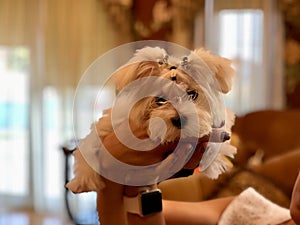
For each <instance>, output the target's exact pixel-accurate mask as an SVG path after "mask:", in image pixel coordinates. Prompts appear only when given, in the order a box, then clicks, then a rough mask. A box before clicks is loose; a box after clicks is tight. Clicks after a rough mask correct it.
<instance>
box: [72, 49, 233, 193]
mask: <svg viewBox="0 0 300 225" xmlns="http://www.w3.org/2000/svg"><path fill="white" fill-rule="evenodd" d="M195 52H196V54H198V55H199V56H200V57H201V58H202V60H203V61H204V62H206V63H207V65H208V67H209V68H210V70H211V71H212V72H213V75H214V76H215V77H216V79H217V81H218V82H219V85H220V87H221V90H222V92H224V93H226V92H228V91H229V90H230V89H231V85H232V76H233V69H232V68H231V65H230V61H229V60H227V59H224V58H221V57H219V56H214V55H211V54H210V53H209V52H207V51H204V50H196V51H195ZM171 66H172V65H170V64H163V65H162V64H159V63H158V62H153V61H143V62H139V63H134V64H130V65H126V66H124V67H122V68H120V69H119V70H118V71H116V72H115V74H113V78H114V79H115V84H116V88H117V91H118V92H119V91H121V90H122V88H124V87H125V86H126V85H128V84H130V82H132V81H134V80H137V79H139V78H142V77H148V76H159V77H164V78H167V79H170V80H171V77H172V76H176V81H172V82H176V84H177V85H178V86H179V87H181V88H182V89H183V90H196V91H197V93H198V98H197V99H195V100H194V101H193V103H194V104H195V105H196V110H197V116H198V118H199V123H200V127H201V129H200V133H199V137H203V136H204V135H208V134H209V133H210V132H211V112H210V107H209V104H208V102H207V100H206V97H205V95H204V94H203V92H202V90H201V88H200V87H199V86H198V85H197V83H196V82H195V81H194V80H193V79H192V78H191V77H190V76H189V75H188V74H186V73H184V72H183V71H182V70H180V69H176V70H170V67H171ZM177 115H178V113H177V111H176V110H175V108H174V107H173V106H172V104H171V103H169V102H167V103H165V104H164V105H162V106H159V105H158V104H157V103H156V102H155V97H146V98H144V99H142V100H140V101H138V102H137V103H136V104H135V105H134V107H133V108H132V109H131V112H130V118H129V121H134V122H135V123H136V124H138V125H139V126H142V128H143V129H145V130H147V133H148V135H149V136H150V135H151V133H150V131H149V130H148V129H149V121H150V119H151V118H155V117H160V118H161V119H163V120H164V121H165V123H166V124H167V133H166V135H165V137H164V140H162V142H172V141H174V140H176V139H177V138H179V137H180V134H181V130H180V129H179V128H178V127H175V126H174V125H173V124H172V122H171V120H170V119H171V118H172V117H175V116H177ZM96 127H97V131H98V134H99V136H100V137H101V138H104V137H105V136H107V135H108V134H110V133H112V132H113V128H112V121H111V110H107V111H105V112H104V116H103V117H102V118H100V120H99V121H98V123H97V124H96ZM78 154H80V152H79V151H77V153H76V154H75V165H76V167H77V168H79V167H80V166H81V165H80V164H81V163H83V164H84V163H85V161H84V159H83V158H82V157H79V156H78ZM93 173H96V172H94V171H93V170H92V169H91V168H90V171H88V170H86V175H87V176H89V175H91V176H92V177H96V176H95V174H93ZM82 175H83V174H82V173H80V172H78V170H77V173H76V171H75V179H74V180H75V181H76V184H78V185H79V186H80V187H75V186H76V185H70V184H69V185H68V186H67V187H68V188H70V189H71V190H72V191H74V192H84V191H90V190H96V188H95V187H94V185H92V187H88V184H79V182H80V178H79V176H82ZM74 180H73V181H71V182H70V183H71V184H72V182H73V184H74V182H75V181H74ZM83 180H84V181H88V179H83Z"/></svg>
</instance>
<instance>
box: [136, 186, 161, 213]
mask: <svg viewBox="0 0 300 225" xmlns="http://www.w3.org/2000/svg"><path fill="white" fill-rule="evenodd" d="M141 205H142V214H143V215H144V216H146V215H149V214H152V213H157V212H161V211H162V196H161V192H160V190H153V191H147V192H143V193H141Z"/></svg>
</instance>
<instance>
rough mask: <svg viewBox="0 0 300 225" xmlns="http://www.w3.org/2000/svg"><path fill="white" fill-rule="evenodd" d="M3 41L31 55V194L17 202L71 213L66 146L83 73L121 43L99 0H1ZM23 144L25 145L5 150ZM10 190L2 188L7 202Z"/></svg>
mask: <svg viewBox="0 0 300 225" xmlns="http://www.w3.org/2000/svg"><path fill="white" fill-rule="evenodd" d="M0 46H26V48H28V49H29V54H30V67H29V85H28V95H29V103H28V107H29V113H28V130H29V136H28V149H29V152H28V158H23V161H24V163H25V164H26V166H27V168H28V171H29V174H28V176H27V177H26V179H27V181H26V183H28V188H29V193H28V194H27V195H26V196H27V198H26V203H25V204H23V205H20V204H19V205H18V204H17V206H26V207H30V208H34V209H36V210H38V211H45V210H52V211H55V212H60V213H62V214H65V211H64V210H63V209H64V199H63V193H64V190H65V189H64V178H63V176H64V174H63V173H64V161H63V159H64V156H63V152H62V151H61V149H60V148H61V145H63V144H64V143H65V142H66V141H68V140H70V139H71V138H73V136H74V133H73V122H74V123H76V121H73V113H75V114H76V113H80V112H73V100H74V95H75V92H76V87H77V85H78V83H79V81H80V79H81V77H82V76H83V75H84V72H85V70H86V69H87V68H88V66H89V65H90V64H91V63H92V62H93V61H94V60H96V59H97V57H99V56H101V55H102V54H104V53H105V52H106V51H108V50H109V49H111V48H113V47H115V46H116V42H115V36H114V35H113V31H112V28H111V27H110V25H109V22H108V18H107V17H106V14H105V11H104V9H103V7H102V4H101V2H100V1H98V0H0ZM99 76H101V71H99ZM0 79H2V77H0ZM0 82H5V81H4V80H3V79H2V80H0ZM91 89H92V88H91ZM91 91H94V90H91ZM0 107H3V106H2V105H1V106H0ZM77 110H78V111H80V110H84V109H80V108H79V109H77ZM0 111H1V110H0ZM13 119H14V118H13V117H11V120H13ZM18 147H19V148H21V147H23V146H16V148H15V149H7V150H5V151H17V149H18ZM17 157H19V156H17ZM2 160H3V159H2ZM0 164H1V158H0ZM4 169H5V170H6V171H10V170H18V168H4ZM0 174H1V173H0ZM10 179H18V178H17V177H15V178H10ZM0 180H1V177H0ZM5 195H6V193H0V198H2V199H1V202H4V196H5ZM14 197H16V196H14ZM19 197H20V196H19ZM2 200H3V201H2ZM10 203H11V202H10V201H5V204H4V205H5V206H4V207H9V206H10ZM17 203H18V202H17ZM2 207H3V206H2Z"/></svg>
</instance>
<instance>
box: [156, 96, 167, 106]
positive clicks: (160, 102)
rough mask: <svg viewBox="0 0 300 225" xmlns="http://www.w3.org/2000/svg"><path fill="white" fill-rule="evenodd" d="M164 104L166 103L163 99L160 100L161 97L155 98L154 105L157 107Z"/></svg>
mask: <svg viewBox="0 0 300 225" xmlns="http://www.w3.org/2000/svg"><path fill="white" fill-rule="evenodd" d="M166 102H167V100H166V99H164V98H162V97H157V98H156V99H155V103H156V104H157V105H159V106H161V105H163V104H165V103H166Z"/></svg>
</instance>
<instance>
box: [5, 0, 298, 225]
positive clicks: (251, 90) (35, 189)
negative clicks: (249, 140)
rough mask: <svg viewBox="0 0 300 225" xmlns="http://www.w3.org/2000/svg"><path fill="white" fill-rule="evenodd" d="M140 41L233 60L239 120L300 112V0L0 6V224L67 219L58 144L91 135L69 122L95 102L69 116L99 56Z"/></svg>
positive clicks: (233, 102)
mask: <svg viewBox="0 0 300 225" xmlns="http://www.w3.org/2000/svg"><path fill="white" fill-rule="evenodd" d="M137 40H164V41H170V42H174V43H177V44H180V45H182V46H184V47H186V48H189V49H194V48H199V47H205V48H207V49H209V50H211V52H213V53H215V54H219V55H221V56H224V57H227V58H229V59H231V60H233V63H234V67H235V68H236V70H237V75H238V76H237V77H236V79H235V81H234V89H233V91H232V92H231V93H229V94H227V95H226V96H225V99H224V100H225V102H226V104H227V106H228V107H230V108H232V109H233V111H234V112H235V113H236V114H237V115H244V114H247V113H250V112H254V111H257V110H264V109H280V110H281V109H291V108H299V107H300V97H299V96H300V1H299V0H251V1H244V0H226V1H224V0H186V1H182V0H147V1H143V0H0V213H2V214H1V215H3V216H2V217H0V224H1V225H2V224H5V225H6V224H34V223H33V222H32V221H30V219H29V220H28V218H27V219H26V218H25V219H24V218H23V217H22V215H23V214H20V217H21V219H20V221H23V223H22V222H20V221H19V220H18V218H17V219H16V220H14V219H13V220H12V219H11V218H10V219H9V218H8V217H6V216H5V214H3V213H4V212H6V213H9V212H11V210H14V211H15V210H21V211H24V210H25V211H28V212H29V213H34V214H38V215H41V214H47V215H48V214H49V215H54V216H55V218H56V217H59V218H63V220H64V218H66V219H67V213H66V205H65V196H64V194H65V188H64V182H65V180H64V179H65V178H64V176H65V174H64V168H65V156H64V154H63V151H62V150H61V146H62V145H64V144H65V143H66V142H67V141H68V140H70V139H72V138H73V137H74V136H73V135H74V130H73V129H75V130H76V129H77V132H82V133H84V132H85V131H81V130H80V129H81V127H80V124H81V123H82V124H85V123H86V121H77V122H78V124H79V125H77V126H76V127H75V128H74V127H73V116H74V118H75V120H76V118H77V117H76V115H85V114H87V113H88V112H87V111H88V110H87V109H88V108H89V106H90V105H93V104H94V99H89V98H88V97H87V98H84V99H83V100H82V102H81V107H77V108H75V110H74V111H73V100H74V95H75V91H76V87H77V85H78V82H79V81H80V78H81V77H82V75H83V74H84V72H85V70H86V69H87V68H88V66H89V65H90V64H91V63H92V62H93V61H94V60H96V59H97V57H99V56H101V55H103V54H104V53H106V52H107V51H109V50H110V49H113V48H115V47H117V46H119V45H121V44H125V43H128V42H132V41H137ZM108 66H109V65H108ZM99 76H101V71H99ZM97 88H99V86H97V84H95V85H91V86H90V87H89V88H87V90H86V96H89V95H92V94H93V93H95V92H97V91H98V89H97ZM103 107H104V106H103ZM94 197H95V196H94V195H93V194H90V195H81V197H80V200H79V199H77V200H76V198H78V196H76V197H75V196H73V197H72V196H71V198H74V199H75V200H74V199H71V201H73V204H72V207H73V209H72V210H73V211H74V213H75V214H76V212H78V211H82V209H93V208H94V207H95V203H94ZM8 221H9V222H8ZM24 221H25V222H24ZM26 221H27V222H26ZM60 221H61V220H56V219H54V218H52V219H49V220H47V221H46V222H44V224H61V223H60ZM37 224H42V223H37Z"/></svg>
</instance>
